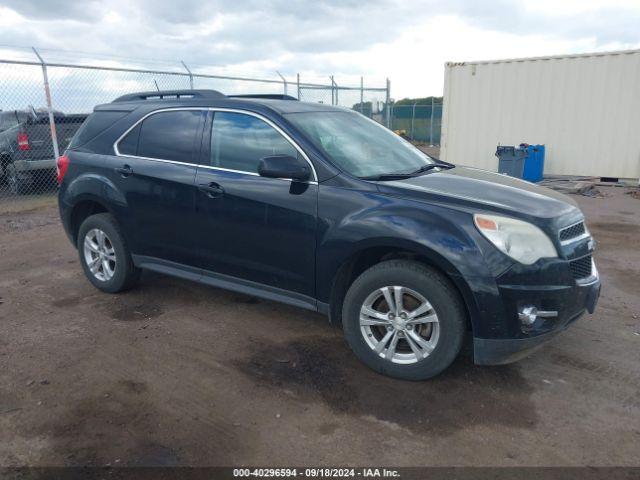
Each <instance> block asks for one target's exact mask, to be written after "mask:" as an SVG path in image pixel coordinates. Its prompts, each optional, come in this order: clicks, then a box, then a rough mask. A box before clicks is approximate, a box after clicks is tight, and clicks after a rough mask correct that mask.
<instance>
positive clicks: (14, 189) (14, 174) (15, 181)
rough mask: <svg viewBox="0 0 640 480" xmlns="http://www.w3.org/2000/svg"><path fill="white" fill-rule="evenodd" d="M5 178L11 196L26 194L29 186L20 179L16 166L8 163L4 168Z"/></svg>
mask: <svg viewBox="0 0 640 480" xmlns="http://www.w3.org/2000/svg"><path fill="white" fill-rule="evenodd" d="M5 177H6V181H7V185H8V186H9V191H10V192H11V193H12V194H13V195H24V194H25V193H27V190H28V187H29V184H27V183H26V182H25V181H24V180H22V179H21V178H20V176H19V175H18V171H17V170H16V166H15V165H14V164H13V163H9V164H8V165H7V166H6V168H5Z"/></svg>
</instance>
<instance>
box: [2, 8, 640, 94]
mask: <svg viewBox="0 0 640 480" xmlns="http://www.w3.org/2000/svg"><path fill="white" fill-rule="evenodd" d="M0 2H2V5H0V27H2V28H0V46H2V44H4V45H6V44H12V45H22V46H28V45H36V46H38V47H41V48H42V49H43V53H44V54H45V56H46V57H47V58H49V59H50V60H56V61H65V60H69V59H71V60H73V61H76V62H78V61H89V59H90V58H91V57H93V58H94V59H97V60H98V61H99V62H100V61H101V62H104V61H105V60H107V59H108V60H110V63H111V64H118V63H119V64H123V63H126V64H128V65H131V64H132V63H141V62H142V60H139V59H143V60H144V61H147V62H148V61H151V60H153V59H156V60H157V59H162V60H163V62H161V63H162V64H163V65H160V63H154V64H153V66H154V68H164V67H166V66H167V65H170V66H171V68H172V69H173V70H176V69H180V68H181V67H180V63H179V61H180V60H184V61H185V62H186V63H188V64H189V65H190V66H191V67H192V70H194V71H208V72H218V73H226V74H235V75H243V76H247V75H249V76H261V77H265V76H266V77H268V78H277V75H276V74H275V71H276V70H278V71H281V72H282V73H284V74H285V75H287V77H288V78H289V79H290V80H293V79H294V78H295V74H296V73H297V72H300V73H301V74H302V77H303V80H306V81H315V82H318V81H321V82H323V83H326V82H328V78H327V77H328V76H329V75H331V74H333V75H335V77H336V80H337V82H338V83H339V84H352V85H357V84H359V79H360V75H364V76H365V82H366V84H367V85H376V86H384V80H385V77H389V78H391V81H392V94H393V96H394V97H395V98H401V97H405V96H426V95H431V94H436V95H437V94H441V93H442V83H443V75H444V69H443V65H444V63H445V62H446V61H468V60H486V59H498V58H507V57H508V58H513V57H526V56H540V55H552V54H563V53H578V52H588V51H597V50H605V49H626V48H636V47H639V46H640V29H638V28H637V25H639V24H640V1H638V0H516V1H507V0H483V1H482V2H478V1H476V0H449V1H448V2H442V1H438V0H423V1H421V2H397V1H392V0H370V1H368V2H362V1H360V0H327V1H307V2H302V1H300V2H291V1H288V0H264V1H262V0H236V1H233V2H232V1H224V0H212V1H209V2H204V1H202V0H183V1H182V2H175V1H174V0H139V1H136V2H131V1H130V0H84V1H73V0H50V1H48V2H39V1H35V0H0ZM47 48H48V49H63V50H66V51H64V52H60V51H56V50H47ZM77 51H81V52H93V53H78V52H77ZM2 56H3V57H4V58H6V56H4V55H2ZM107 56H113V57H107ZM126 58H130V59H138V60H135V61H126ZM92 63H95V62H92Z"/></svg>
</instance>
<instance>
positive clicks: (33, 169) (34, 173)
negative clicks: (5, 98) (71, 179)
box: [0, 108, 87, 194]
mask: <svg viewBox="0 0 640 480" xmlns="http://www.w3.org/2000/svg"><path fill="white" fill-rule="evenodd" d="M86 118H87V115H85V114H64V113H62V112H54V120H55V125H56V132H57V136H58V147H59V151H60V153H62V152H64V150H65V149H66V148H67V145H68V144H69V142H70V141H71V138H72V137H73V135H74V134H75V133H76V131H77V130H78V128H80V125H82V122H84V120H85V119H86ZM53 152H54V151H53V142H52V141H51V129H50V127H49V116H48V113H47V112H46V111H44V110H35V109H32V108H31V109H25V110H11V111H4V112H1V111H0V175H1V176H2V178H4V180H5V182H6V183H7V185H8V186H9V190H10V192H11V193H12V194H25V193H40V192H42V191H44V190H45V188H47V187H49V186H52V185H55V171H56V159H55V158H54V157H55V156H54V153H53Z"/></svg>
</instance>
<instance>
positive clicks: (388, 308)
mask: <svg viewBox="0 0 640 480" xmlns="http://www.w3.org/2000/svg"><path fill="white" fill-rule="evenodd" d="M360 331H361V333H362V336H363V337H364V339H365V341H366V343H367V345H368V346H369V347H370V348H371V349H372V350H373V351H374V352H375V353H376V354H378V355H379V356H380V357H381V358H384V359H385V360H388V361H390V362H393V363H399V364H412V363H417V362H419V361H421V360H424V359H425V358H427V357H428V356H429V355H430V354H431V352H433V350H434V349H435V348H436V345H437V344H438V339H439V337H440V325H439V322H438V315H437V313H436V311H435V309H434V308H433V306H432V305H431V303H429V301H428V300H427V299H426V298H425V297H424V296H423V295H421V294H420V293H418V292H416V291H415V290H412V289H410V288H407V287H403V286H387V287H382V288H378V289H377V290H375V291H374V292H372V293H371V294H370V295H369V296H368V297H367V298H366V299H365V301H364V302H363V304H362V307H361V309H360Z"/></svg>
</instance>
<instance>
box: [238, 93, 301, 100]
mask: <svg viewBox="0 0 640 480" xmlns="http://www.w3.org/2000/svg"><path fill="white" fill-rule="evenodd" d="M227 97H229V98H264V99H269V100H295V101H298V99H297V98H296V97H292V96H291V95H281V94H279V93H248V94H244V95H227Z"/></svg>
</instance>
